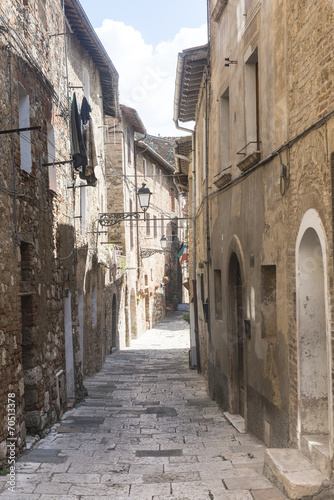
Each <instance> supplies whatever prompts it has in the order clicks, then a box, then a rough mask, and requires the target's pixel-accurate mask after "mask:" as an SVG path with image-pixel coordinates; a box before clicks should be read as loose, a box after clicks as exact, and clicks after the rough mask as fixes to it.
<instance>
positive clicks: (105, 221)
mask: <svg viewBox="0 0 334 500" xmlns="http://www.w3.org/2000/svg"><path fill="white" fill-rule="evenodd" d="M140 215H141V213H140V212H122V213H117V212H109V213H105V214H100V215H99V218H98V222H99V223H100V224H101V226H103V227H106V226H108V227H110V226H116V224H119V223H120V222H122V221H124V220H126V219H131V218H133V219H140Z"/></svg>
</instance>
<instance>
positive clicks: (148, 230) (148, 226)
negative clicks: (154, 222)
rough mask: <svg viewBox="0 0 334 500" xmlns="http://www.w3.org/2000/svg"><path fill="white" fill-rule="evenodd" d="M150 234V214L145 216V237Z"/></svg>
mask: <svg viewBox="0 0 334 500" xmlns="http://www.w3.org/2000/svg"><path fill="white" fill-rule="evenodd" d="M150 234H151V221H150V214H148V213H147V214H146V236H150Z"/></svg>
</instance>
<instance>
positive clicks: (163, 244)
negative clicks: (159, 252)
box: [160, 235, 168, 250]
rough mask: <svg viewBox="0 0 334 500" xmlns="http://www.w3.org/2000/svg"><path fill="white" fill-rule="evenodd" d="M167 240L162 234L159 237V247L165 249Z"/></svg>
mask: <svg viewBox="0 0 334 500" xmlns="http://www.w3.org/2000/svg"><path fill="white" fill-rule="evenodd" d="M167 241H168V240H167V238H166V236H165V235H163V236H162V238H161V240H160V245H161V248H162V249H163V250H166V248H167Z"/></svg>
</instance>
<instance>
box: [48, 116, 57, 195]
mask: <svg viewBox="0 0 334 500" xmlns="http://www.w3.org/2000/svg"><path fill="white" fill-rule="evenodd" d="M47 134H48V135H47V140H48V163H53V162H54V161H55V160H56V147H55V133H54V129H53V126H52V125H51V123H48V124H47ZM49 189H52V191H54V192H55V193H56V192H57V169H56V166H55V165H49Z"/></svg>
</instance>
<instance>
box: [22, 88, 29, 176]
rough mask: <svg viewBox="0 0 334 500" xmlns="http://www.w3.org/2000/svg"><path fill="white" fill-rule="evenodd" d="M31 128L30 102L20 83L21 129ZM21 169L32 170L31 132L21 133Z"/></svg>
mask: <svg viewBox="0 0 334 500" xmlns="http://www.w3.org/2000/svg"><path fill="white" fill-rule="evenodd" d="M27 127H30V102H29V95H28V92H27V91H26V89H25V88H24V87H23V85H21V84H20V83H19V128H27ZM20 154H21V169H22V170H25V171H26V172H28V173H29V174H30V172H31V169H32V160H31V139H30V130H27V131H26V132H20Z"/></svg>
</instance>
